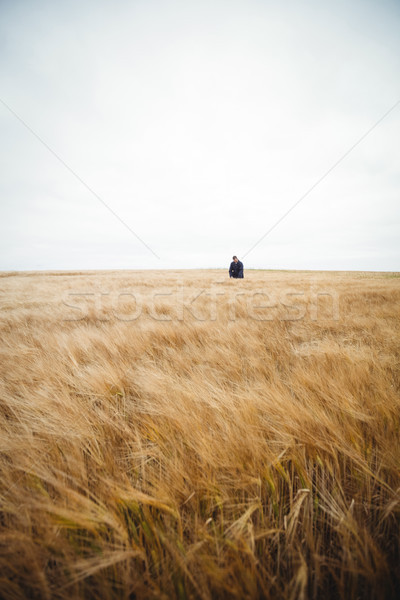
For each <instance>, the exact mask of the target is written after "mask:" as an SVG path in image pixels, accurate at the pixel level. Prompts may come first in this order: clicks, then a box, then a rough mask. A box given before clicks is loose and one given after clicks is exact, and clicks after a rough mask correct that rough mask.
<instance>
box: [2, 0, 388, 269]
mask: <svg viewBox="0 0 400 600" xmlns="http://www.w3.org/2000/svg"><path fill="white" fill-rule="evenodd" d="M399 31H400V3H399V2H398V0H352V1H350V2H349V1H348V0H336V1H335V2H333V1H332V0H297V1H295V0H281V1H278V0H274V1H273V0H264V1H262V0H258V1H256V0H176V1H173V0H138V1H136V0H131V1H123V0H116V1H114V2H110V1H108V2H106V1H101V0H79V1H76V0H72V1H71V0H69V1H64V2H54V1H44V0H37V1H35V2H32V1H28V0H26V1H24V0H12V1H11V0H9V1H7V0H0V67H1V69H0V99H1V102H0V165H1V178H0V203H1V204H0V244H1V254H0V257H1V259H0V269H3V270H9V269H24V270H27V269H85V268H90V269H92V268H99V269H101V268H157V269H159V268H179V267H184V268H191V267H193V268H194V267H225V266H226V265H227V264H228V263H229V262H230V259H231V256H232V254H237V255H238V256H239V257H240V258H243V262H244V263H245V267H254V268H295V269H296V268H299V269H301V268H305V269H307V268H310V269H362V270H400V170H399V165H400V149H399V139H400V104H399V105H397V106H396V107H395V108H394V109H393V110H392V111H391V112H390V113H389V114H388V115H387V116H386V117H385V118H384V119H383V120H382V122H381V123H380V124H378V125H377V126H376V128H375V129H373V131H371V132H370V133H369V135H368V136H367V137H366V138H365V139H364V140H363V141H362V142H361V143H360V144H359V145H357V146H356V147H355V148H354V149H353V150H352V152H351V153H350V154H349V155H348V156H347V157H346V158H344V160H343V161H342V162H341V163H340V164H339V165H338V166H337V167H336V168H335V169H334V170H333V171H332V172H331V173H330V174H329V175H328V176H327V177H326V178H325V179H324V180H323V181H322V182H321V183H319V184H318V185H317V186H316V187H315V189H314V190H312V191H311V192H310V194H309V195H308V196H307V197H306V198H305V199H304V200H303V201H302V202H300V203H299V204H298V206H296V208H294V210H293V211H292V212H291V213H290V214H289V215H288V216H287V217H286V218H285V219H283V220H282V221H281V222H280V223H279V225H277V226H276V227H275V228H274V229H273V231H272V232H271V233H270V234H269V235H267V236H266V237H265V238H264V239H263V240H262V241H261V242H260V243H259V244H258V245H256V246H255V247H254V248H253V249H252V250H251V251H250V252H249V250H250V249H251V248H252V247H253V246H254V244H256V243H257V241H258V240H259V239H260V238H262V236H263V235H264V234H265V233H266V232H267V231H268V230H269V229H270V228H271V227H272V226H273V225H274V224H275V223H276V222H277V221H278V220H279V219H280V218H281V217H282V215H283V214H284V213H285V212H286V211H287V210H288V209H289V208H290V207H291V206H292V205H293V204H294V203H295V202H296V201H297V200H298V199H299V198H300V197H301V196H303V195H304V194H305V193H306V192H307V191H308V190H309V189H310V188H311V187H312V186H313V185H314V184H315V183H316V182H317V181H318V180H319V179H320V177H321V176H322V175H323V174H324V173H325V172H326V171H327V170H328V169H329V168H330V167H332V165H334V164H335V163H336V161H338V160H339V159H340V158H341V157H342V156H343V155H344V154H345V153H346V152H347V151H348V150H349V149H350V148H351V147H352V146H353V144H355V143H356V142H357V140H359V139H360V138H361V137H362V136H363V134H365V133H366V132H367V131H368V130H369V129H370V128H371V127H372V126H373V125H374V124H375V123H376V122H377V121H378V120H379V119H380V118H381V117H382V116H383V115H384V114H385V113H386V112H387V111H388V110H389V109H390V108H391V107H393V106H394V105H395V104H396V102H398V101H399V100H400V36H399ZM3 103H6V104H7V105H8V107H9V108H10V109H11V110H12V111H14V113H16V115H18V117H19V118H20V119H22V120H23V121H24V122H25V124H26V125H27V126H28V127H29V128H30V129H31V130H33V131H34V132H35V134H36V135H37V136H39V137H40V138H41V139H42V140H43V141H44V142H45V143H46V144H47V146H48V147H49V148H50V149H51V150H52V151H53V152H54V153H56V154H57V155H58V156H59V157H60V158H61V159H62V160H63V161H64V163H65V164H66V165H67V166H68V167H69V169H71V170H72V171H73V172H74V173H76V175H78V176H79V177H80V178H81V180H82V181H83V182H84V183H85V184H86V185H87V186H89V188H91V189H92V190H93V191H94V192H95V193H96V194H97V195H98V196H99V197H100V198H101V199H102V200H103V201H104V203H105V204H107V205H108V206H109V207H110V209H112V211H114V213H115V214H116V215H117V216H118V217H119V219H120V220H118V218H117V217H116V216H115V215H114V214H112V213H111V212H110V211H109V210H108V209H107V208H106V206H105V205H104V204H102V203H101V201H100V200H99V199H98V198H96V197H95V196H94V195H93V194H92V193H91V192H90V191H89V190H88V188H87V187H85V185H84V184H83V183H82V182H81V181H79V180H78V179H77V178H76V177H75V176H74V175H73V174H72V173H71V171H70V170H68V168H67V167H66V166H65V165H64V164H62V163H61V162H60V161H59V160H58V159H57V158H56V157H55V156H54V154H52V152H51V151H50V150H49V149H48V148H47V147H46V146H45V145H44V144H43V143H41V142H40V141H39V140H38V139H37V137H35V135H34V134H33V133H32V131H30V130H29V129H28V127H27V126H25V125H24V124H22V123H21V121H20V120H18V118H17V117H16V116H15V114H12V112H11V111H10V110H9V108H7V107H6V106H5V105H4V104H3ZM121 221H122V222H123V223H125V224H126V225H127V226H128V227H125V225H124V224H123V223H122V222H121ZM128 228H130V229H131V230H132V231H133V232H135V233H136V234H137V236H139V238H141V239H142V240H143V241H144V242H145V244H146V245H147V246H148V247H146V245H144V244H142V243H141V241H139V239H138V238H137V237H135V235H134V234H133V233H132V232H131V231H130V230H129V229H128ZM149 248H151V250H152V251H153V252H154V254H153V252H152V251H151V250H150V249H149ZM155 254H156V255H157V256H158V257H159V258H157V257H156V256H155Z"/></svg>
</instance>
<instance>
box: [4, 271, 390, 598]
mask: <svg viewBox="0 0 400 600" xmlns="http://www.w3.org/2000/svg"><path fill="white" fill-rule="evenodd" d="M0 328H1V362H0V368H1V383H0V386H1V388H0V389H1V410H0V419H1V435H0V444H1V445H0V450H1V453H0V470H1V477H0V505H1V506H0V597H1V598H6V599H16V600H17V599H23V598H29V599H36V598H37V599H53V598H56V599H75V598H77V599H79V598H90V599H110V600H111V599H120V598H122V599H126V600H134V599H136V600H139V599H148V598H151V599H165V600H168V599H175V598H177V599H189V598H191V599H192V598H193V599H204V600H214V599H220V598H222V599H228V598H229V599H230V598H235V599H237V600H241V599H243V598H245V599H253V598H257V599H258V598H259V599H261V598H265V599H271V600H277V599H280V598H282V599H291V600H297V599H299V600H306V599H308V598H312V599H316V600H318V599H320V598H323V599H324V600H337V599H360V600H364V599H380V598H385V599H386V598H393V599H394V598H396V597H398V594H399V590H400V429H399V426H400V274H398V273H366V272H363V273H361V272H300V271H298V272H295V271H293V272H289V271H256V270H254V271H251V270H247V271H245V279H243V280H234V279H229V277H228V273H227V270H226V271H222V270H198V271H195V270H192V271H139V272H134V271H108V272H107V271H87V272H43V273H40V272H24V273H22V272H21V273H1V274H0Z"/></svg>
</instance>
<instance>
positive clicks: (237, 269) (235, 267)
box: [229, 256, 243, 279]
mask: <svg viewBox="0 0 400 600" xmlns="http://www.w3.org/2000/svg"><path fill="white" fill-rule="evenodd" d="M232 258H233V262H231V266H230V267H229V277H234V279H243V263H242V262H240V260H239V259H238V257H237V256H233V257H232Z"/></svg>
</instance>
